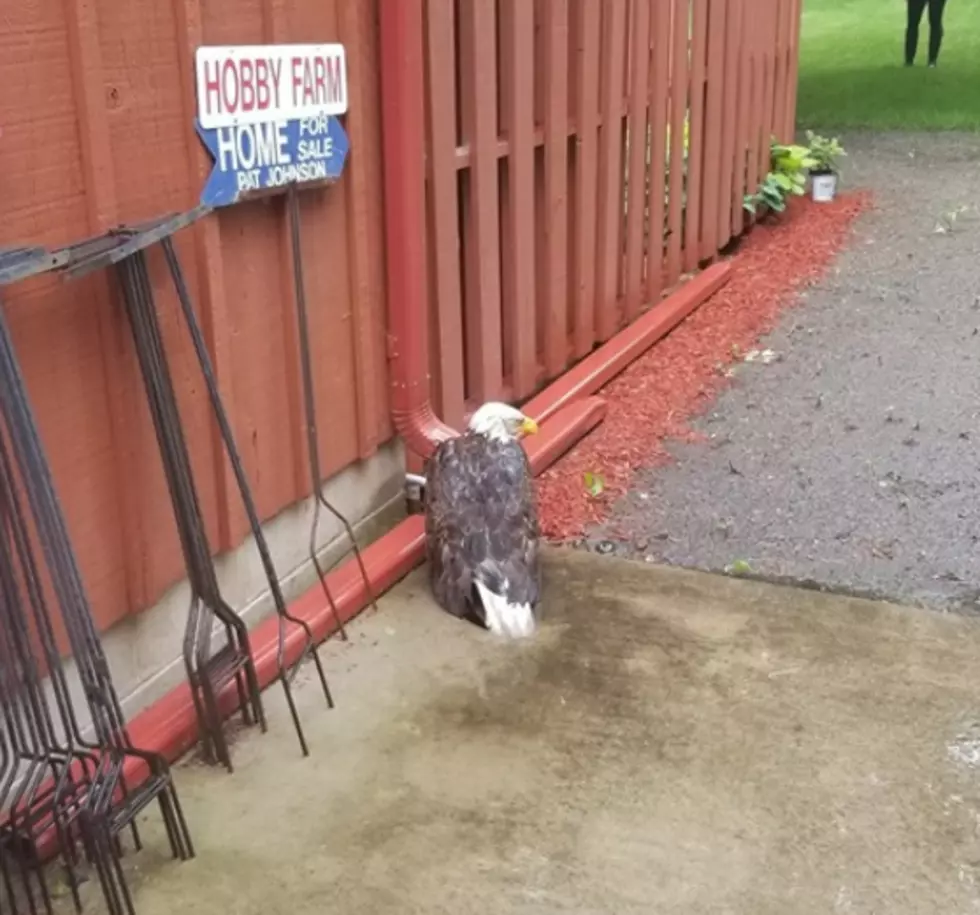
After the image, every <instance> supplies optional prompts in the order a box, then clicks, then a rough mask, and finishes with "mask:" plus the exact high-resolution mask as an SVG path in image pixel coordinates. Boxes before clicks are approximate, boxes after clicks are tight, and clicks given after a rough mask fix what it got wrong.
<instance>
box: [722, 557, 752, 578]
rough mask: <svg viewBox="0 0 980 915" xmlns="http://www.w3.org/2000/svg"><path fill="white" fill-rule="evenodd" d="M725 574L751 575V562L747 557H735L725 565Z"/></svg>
mask: <svg viewBox="0 0 980 915" xmlns="http://www.w3.org/2000/svg"><path fill="white" fill-rule="evenodd" d="M725 574H726V575H751V574H752V564H751V563H750V562H749V561H748V560H747V559H736V560H734V561H733V562H730V563H728V565H726V566H725Z"/></svg>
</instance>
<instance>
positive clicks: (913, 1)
mask: <svg viewBox="0 0 980 915" xmlns="http://www.w3.org/2000/svg"><path fill="white" fill-rule="evenodd" d="M928 2H929V0H908V13H909V18H908V24H907V25H906V26H905V63H907V64H910V63H912V61H914V60H915V52H916V50H917V49H918V47H919V23H920V22H921V21H922V13H923V12H924V11H925V8H926V3H928Z"/></svg>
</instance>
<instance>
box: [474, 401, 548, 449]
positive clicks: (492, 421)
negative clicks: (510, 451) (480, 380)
mask: <svg viewBox="0 0 980 915" xmlns="http://www.w3.org/2000/svg"><path fill="white" fill-rule="evenodd" d="M469 428H470V431H471V432H476V433H477V434H478V435H485V436H486V437H487V438H491V439H494V440H496V441H500V442H507V441H511V440H512V439H516V438H520V437H521V436H522V435H534V433H535V432H537V431H538V424H537V423H536V422H535V421H534V420H533V419H531V417H530V416H525V415H524V414H523V413H522V412H521V411H520V410H518V409H517V408H516V407H512V406H510V404H505V403H498V402H497V401H490V402H489V403H485V404H484V405H483V406H482V407H480V409H479V410H477V411H476V413H474V414H473V416H472V417H471V419H470V425H469Z"/></svg>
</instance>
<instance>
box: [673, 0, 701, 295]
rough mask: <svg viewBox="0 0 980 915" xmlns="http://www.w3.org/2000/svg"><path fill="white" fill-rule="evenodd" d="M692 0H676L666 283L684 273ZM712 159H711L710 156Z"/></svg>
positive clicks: (674, 281) (675, 279) (674, 280)
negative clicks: (685, 166)
mask: <svg viewBox="0 0 980 915" xmlns="http://www.w3.org/2000/svg"><path fill="white" fill-rule="evenodd" d="M688 2H689V0H674V15H673V23H672V36H671V37H672V39H673V45H672V49H671V77H670V79H671V83H670V190H669V192H668V199H667V205H668V211H667V212H668V217H667V222H668V231H669V232H670V235H669V236H668V238H667V269H666V274H667V275H666V282H667V286H668V287H670V286H673V285H674V284H675V283H676V282H677V280H678V279H679V278H680V274H681V245H682V244H683V236H682V233H683V215H684V207H683V190H684V168H683V157H684V121H685V119H686V118H687V94H688V45H687V43H688V30H689V15H690V13H689V6H688ZM708 126H709V128H710V127H711V125H710V124H709V125H708ZM709 161H712V160H710V159H709Z"/></svg>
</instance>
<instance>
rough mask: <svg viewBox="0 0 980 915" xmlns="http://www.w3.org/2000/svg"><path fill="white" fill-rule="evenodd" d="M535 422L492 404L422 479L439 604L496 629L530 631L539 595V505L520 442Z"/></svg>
mask: <svg viewBox="0 0 980 915" xmlns="http://www.w3.org/2000/svg"><path fill="white" fill-rule="evenodd" d="M537 429H538V427H537V424H536V423H535V422H534V420H533V419H531V418H530V417H527V416H525V415H524V414H523V413H521V411H520V410H517V409H515V408H514V407H511V406H508V405H507V404H503V403H487V404H484V405H483V406H482V407H480V409H479V410H477V411H476V413H474V414H473V417H472V419H471V420H470V422H469V426H468V428H467V430H466V431H465V432H464V433H463V434H462V435H459V436H457V437H456V438H453V439H450V440H448V441H444V442H441V443H440V444H439V446H438V447H437V448H436V450H435V452H434V453H433V454H432V456H431V457H430V458H429V460H428V462H427V465H426V474H425V478H424V485H425V496H424V506H425V533H426V550H427V555H428V560H429V580H430V583H431V586H432V592H433V594H434V595H435V599H436V601H437V602H438V603H439V605H440V606H441V607H442V608H443V609H444V610H446V611H448V612H449V613H451V614H453V615H454V616H457V617H460V618H462V619H468V620H470V621H472V622H474V623H476V624H477V625H479V626H483V627H484V628H486V629H489V630H490V631H491V632H493V633H495V634H497V635H502V636H507V637H511V638H519V637H523V636H529V635H531V634H532V633H533V632H534V630H535V627H536V619H535V616H536V610H537V604H538V596H539V593H540V581H541V577H540V564H539V558H538V553H539V542H540V529H539V526H538V511H537V505H536V503H535V500H534V488H533V485H532V482H531V467H530V464H529V463H528V460H527V455H526V454H525V453H524V449H523V448H522V447H521V444H520V437H521V436H522V435H531V434H533V433H535V432H537Z"/></svg>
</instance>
